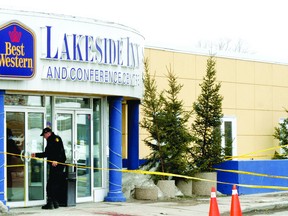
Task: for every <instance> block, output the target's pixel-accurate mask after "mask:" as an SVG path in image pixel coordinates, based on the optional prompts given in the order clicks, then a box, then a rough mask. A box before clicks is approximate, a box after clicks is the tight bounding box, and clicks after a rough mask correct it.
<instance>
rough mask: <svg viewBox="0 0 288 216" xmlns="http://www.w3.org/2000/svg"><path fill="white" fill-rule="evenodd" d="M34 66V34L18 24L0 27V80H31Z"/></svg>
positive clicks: (12, 23) (10, 23) (13, 23)
mask: <svg viewBox="0 0 288 216" xmlns="http://www.w3.org/2000/svg"><path fill="white" fill-rule="evenodd" d="M35 65H36V56H35V37H34V33H33V32H32V31H31V30H30V29H29V28H27V27H25V26H24V25H22V24H20V23H18V22H9V23H8V24H5V25H4V26H2V27H0V78H20V79H24V78H31V77H32V76H33V75H34V73H35Z"/></svg>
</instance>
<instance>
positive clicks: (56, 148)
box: [31, 127, 66, 209]
mask: <svg viewBox="0 0 288 216" xmlns="http://www.w3.org/2000/svg"><path fill="white" fill-rule="evenodd" d="M40 136H43V137H44V138H45V139H46V140H47V146H46V147H45V151H44V152H40V153H32V154H31V156H32V157H39V158H44V157H47V160H48V169H49V178H48V182H47V186H46V192H47V204H46V205H44V206H42V209H54V208H58V207H59V203H58V200H57V192H58V191H59V189H60V188H59V186H60V184H61V180H62V176H63V171H64V167H65V166H64V165H63V164H61V163H65V161H66V155H65V149H64V146H63V142H62V139H61V137H60V136H57V135H56V134H54V132H53V131H52V130H51V128H49V127H46V128H44V129H43V131H42V133H41V134H40ZM59 162H60V164H59Z"/></svg>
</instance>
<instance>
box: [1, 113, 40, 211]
mask: <svg viewBox="0 0 288 216" xmlns="http://www.w3.org/2000/svg"><path fill="white" fill-rule="evenodd" d="M5 114H6V115H5V117H6V197H7V201H8V202H9V205H10V206H29V205H35V204H37V203H39V204H42V203H43V202H44V200H45V187H44V162H43V161H42V160H41V161H40V160H31V157H30V155H31V152H40V151H43V150H44V142H43V138H42V137H41V136H40V134H41V131H42V128H43V125H44V113H42V112H30V111H23V112H18V111H7V112H6V113H5Z"/></svg>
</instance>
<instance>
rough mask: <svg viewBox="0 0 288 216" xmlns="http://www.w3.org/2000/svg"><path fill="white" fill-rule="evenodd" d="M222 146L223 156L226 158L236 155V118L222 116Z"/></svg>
mask: <svg viewBox="0 0 288 216" xmlns="http://www.w3.org/2000/svg"><path fill="white" fill-rule="evenodd" d="M221 132H222V135H223V137H222V147H223V148H224V153H225V156H226V157H227V158H228V159H231V158H232V159H233V156H234V157H235V156H237V142H236V118H235V117H223V118H222V125H221Z"/></svg>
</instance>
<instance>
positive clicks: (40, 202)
mask: <svg viewBox="0 0 288 216" xmlns="http://www.w3.org/2000/svg"><path fill="white" fill-rule="evenodd" d="M7 112H12V113H13V112H18V113H24V125H25V129H24V136H26V134H28V114H29V113H42V114H43V126H42V128H43V127H44V125H45V124H46V118H45V116H46V110H45V107H37V109H35V107H22V106H21V107H19V106H15V107H14V106H13V107H11V106H5V112H4V113H5V114H4V128H5V129H6V128H7V124H6V122H7V118H6V115H7ZM4 136H5V139H4V149H5V152H6V150H7V143H6V140H7V137H6V136H7V135H6V132H5V135H4ZM39 136H40V134H39ZM24 145H25V151H27V150H26V149H29V148H28V139H26V138H25V139H24ZM43 145H44V146H43V148H45V145H46V143H45V142H44V139H43ZM30 153H31V152H30ZM29 156H30V155H27V154H26V152H25V157H28V158H29ZM25 157H24V158H25ZM30 159H31V158H30ZM24 160H25V163H24V200H23V201H8V199H7V192H8V190H7V181H5V199H6V200H7V203H8V205H9V206H10V207H28V206H35V205H43V204H45V203H46V182H47V175H46V173H47V168H46V161H45V160H44V164H43V166H44V169H43V177H44V179H43V186H44V196H43V197H44V198H43V199H42V200H29V175H27V174H28V172H29V162H30V160H26V159H24ZM5 161H7V156H6V157H5ZM4 175H5V179H7V169H6V168H5V173H4Z"/></svg>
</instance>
